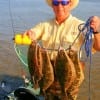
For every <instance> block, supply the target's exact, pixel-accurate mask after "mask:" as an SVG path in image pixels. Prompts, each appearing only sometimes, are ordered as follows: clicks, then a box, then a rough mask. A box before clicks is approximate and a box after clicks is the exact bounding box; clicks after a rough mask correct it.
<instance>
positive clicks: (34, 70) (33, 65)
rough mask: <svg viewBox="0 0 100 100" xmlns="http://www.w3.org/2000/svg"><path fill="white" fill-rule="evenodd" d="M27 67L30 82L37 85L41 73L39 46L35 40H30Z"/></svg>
mask: <svg viewBox="0 0 100 100" xmlns="http://www.w3.org/2000/svg"><path fill="white" fill-rule="evenodd" d="M28 67H29V72H30V75H31V80H32V83H33V84H36V85H38V81H39V80H41V78H42V76H43V74H42V55H41V48H40V46H39V45H37V43H36V42H32V44H31V45H30V47H29V50H28Z"/></svg>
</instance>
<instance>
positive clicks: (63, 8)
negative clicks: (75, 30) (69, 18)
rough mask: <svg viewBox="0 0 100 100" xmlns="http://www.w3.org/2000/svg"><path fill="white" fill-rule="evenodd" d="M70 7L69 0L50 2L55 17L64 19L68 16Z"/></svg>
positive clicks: (53, 0)
mask: <svg viewBox="0 0 100 100" xmlns="http://www.w3.org/2000/svg"><path fill="white" fill-rule="evenodd" d="M70 6H71V2H70V0H52V7H53V10H54V12H55V15H56V17H64V16H66V15H69V12H70Z"/></svg>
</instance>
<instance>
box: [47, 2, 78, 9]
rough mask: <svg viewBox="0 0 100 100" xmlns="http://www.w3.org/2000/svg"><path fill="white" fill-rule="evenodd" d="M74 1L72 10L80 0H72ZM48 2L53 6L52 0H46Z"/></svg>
mask: <svg viewBox="0 0 100 100" xmlns="http://www.w3.org/2000/svg"><path fill="white" fill-rule="evenodd" d="M70 1H71V2H72V6H71V10H72V9H74V8H75V7H76V6H77V5H78V3H79V0H70ZM46 2H47V3H48V5H49V6H52V0H46Z"/></svg>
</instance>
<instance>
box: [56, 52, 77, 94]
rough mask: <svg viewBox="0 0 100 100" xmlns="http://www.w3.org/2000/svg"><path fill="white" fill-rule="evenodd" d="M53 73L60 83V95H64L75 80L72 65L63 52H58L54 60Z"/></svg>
mask: <svg viewBox="0 0 100 100" xmlns="http://www.w3.org/2000/svg"><path fill="white" fill-rule="evenodd" d="M55 71H56V77H57V80H58V81H59V83H60V86H61V90H62V94H66V92H67V90H68V88H69V87H70V86H71V85H72V83H73V81H74V80H75V78H76V71H75V67H74V64H73V62H72V60H71V59H70V57H69V56H68V54H67V52H66V51H65V50H59V51H58V55H57V58H56V64H55Z"/></svg>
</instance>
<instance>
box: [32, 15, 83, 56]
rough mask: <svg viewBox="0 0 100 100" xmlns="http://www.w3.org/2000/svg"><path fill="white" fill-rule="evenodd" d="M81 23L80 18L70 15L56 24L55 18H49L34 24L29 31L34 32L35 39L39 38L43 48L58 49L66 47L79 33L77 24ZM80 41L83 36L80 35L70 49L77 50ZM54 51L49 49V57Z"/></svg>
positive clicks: (53, 54)
mask: <svg viewBox="0 0 100 100" xmlns="http://www.w3.org/2000/svg"><path fill="white" fill-rule="evenodd" d="M81 23H83V21H82V20H79V19H77V18H76V17H73V16H72V15H70V16H69V17H68V18H67V19H66V20H65V21H64V22H62V23H61V24H58V23H57V21H56V20H55V19H50V20H48V21H46V22H42V23H40V24H38V25H36V26H35V27H34V28H32V29H31V31H33V32H34V33H35V38H36V40H41V42H42V45H43V47H44V48H47V49H58V48H59V47H62V48H64V49H67V48H69V46H70V45H71V44H72V43H73V42H74V40H75V39H76V37H77V35H78V34H79V30H78V26H79V25H80V24H81ZM82 41H83V37H82V35H80V36H79V37H78V38H77V40H76V41H75V43H74V45H73V46H72V49H73V50H76V51H79V48H80V46H81V43H82ZM55 52H56V51H53V50H51V51H50V55H51V58H53V57H54V56H55V54H56V53H55Z"/></svg>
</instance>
